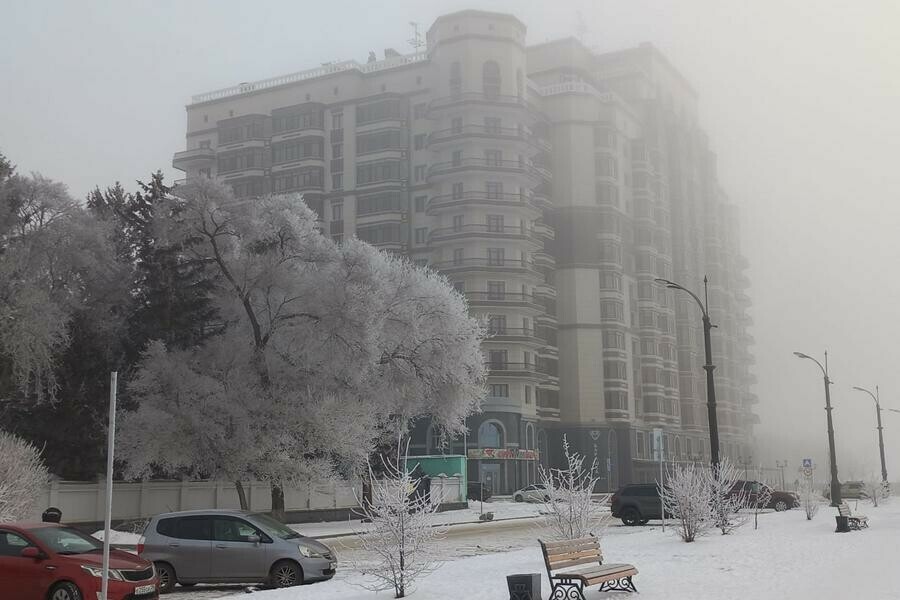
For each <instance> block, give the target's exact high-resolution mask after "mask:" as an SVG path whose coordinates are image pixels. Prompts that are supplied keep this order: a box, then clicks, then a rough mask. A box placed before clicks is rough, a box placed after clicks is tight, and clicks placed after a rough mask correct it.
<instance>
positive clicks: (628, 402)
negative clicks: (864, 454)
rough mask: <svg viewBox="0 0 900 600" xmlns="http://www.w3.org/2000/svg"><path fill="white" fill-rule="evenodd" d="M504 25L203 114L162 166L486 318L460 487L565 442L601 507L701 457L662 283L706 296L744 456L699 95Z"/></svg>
mask: <svg viewBox="0 0 900 600" xmlns="http://www.w3.org/2000/svg"><path fill="white" fill-rule="evenodd" d="M525 32H526V28H525V25H524V24H523V23H522V22H521V21H519V20H518V19H517V18H515V17H514V16H511V15H506V14H498V13H488V12H481V11H462V12H458V13H454V14H450V15H446V16H443V17H440V18H438V19H437V20H436V21H435V23H434V24H433V25H432V27H431V29H430V30H429V31H428V34H427V45H426V50H425V51H424V52H421V53H417V54H412V55H405V56H404V55H400V54H399V53H397V52H395V51H393V50H387V51H386V52H385V59H384V60H380V61H378V60H370V61H369V62H367V63H365V64H360V63H357V62H355V61H346V62H339V63H332V64H329V65H326V66H322V67H320V68H317V69H312V70H309V71H303V72H299V73H294V74H291V75H285V76H282V77H276V78H273V79H268V80H263V81H257V82H254V83H245V84H241V85H238V86H235V87H232V88H227V89H223V90H218V91H214V92H210V93H207V94H201V95H199V96H195V97H194V98H193V101H192V103H191V104H190V105H188V107H187V114H188V131H187V150H185V151H183V152H178V153H177V154H176V155H175V158H174V162H173V164H174V166H175V167H176V168H178V169H181V170H183V171H184V172H185V174H186V177H187V178H194V177H214V178H216V179H218V180H220V181H223V182H225V183H227V184H229V185H231V187H232V189H233V191H234V193H235V195H237V196H239V197H248V198H252V197H253V196H257V195H260V194H265V193H285V192H302V193H303V194H304V200H305V201H306V203H307V204H308V205H309V206H310V207H311V208H313V210H315V211H316V213H317V214H318V215H319V218H320V219H321V221H322V227H323V230H324V232H325V234H326V235H330V236H331V237H333V238H334V239H335V240H337V241H341V240H343V239H345V238H347V237H349V236H353V235H355V236H356V237H358V238H360V239H363V240H366V241H368V242H370V243H372V244H374V245H376V246H378V247H380V248H382V249H384V250H386V251H392V252H399V253H404V254H406V255H408V256H409V257H410V258H411V259H412V260H414V261H416V262H417V263H420V264H423V265H428V266H430V267H431V268H434V269H437V270H440V271H441V272H442V273H444V274H445V275H446V276H447V277H448V279H449V280H450V281H452V282H453V285H454V286H455V287H456V288H457V289H458V290H459V291H460V293H462V294H463V295H464V296H465V297H466V299H467V300H468V303H469V308H470V311H471V312H472V313H473V314H476V315H479V316H482V317H483V318H484V319H485V322H486V323H487V327H488V330H489V333H490V336H489V337H488V339H486V340H485V342H484V354H485V360H486V362H487V365H488V369H489V380H488V390H489V392H488V397H487V398H486V400H485V402H484V405H483V412H482V413H480V414H478V415H475V416H473V417H471V419H470V421H469V430H470V433H469V435H468V436H467V437H466V438H465V439H463V440H457V441H455V442H453V443H451V444H450V445H449V446H447V447H443V448H441V447H439V443H438V441H437V437H436V436H435V435H434V434H433V432H432V431H431V429H430V428H429V427H427V424H423V426H421V427H420V428H419V429H418V430H417V432H416V435H415V436H414V440H413V441H414V449H415V450H416V451H417V452H419V453H436V452H448V453H466V454H467V455H468V457H469V473H468V475H469V478H470V479H473V480H474V479H479V480H482V481H485V482H487V483H488V484H489V485H491V486H492V487H493V488H494V490H495V492H496V493H503V492H509V491H511V490H513V489H515V488H517V487H519V486H522V485H525V484H527V483H530V482H532V481H533V480H534V479H535V478H536V477H537V471H538V469H537V467H538V464H539V462H540V463H544V464H548V463H553V462H554V461H555V460H557V455H558V454H559V450H558V449H559V447H560V441H561V438H562V436H563V435H566V436H567V438H568V439H569V441H570V442H571V443H572V444H573V446H574V447H575V449H577V450H578V451H580V452H583V453H585V454H587V455H588V457H589V458H591V459H596V461H597V464H598V466H599V468H600V474H601V475H602V477H603V479H602V482H601V484H602V485H603V486H604V487H606V488H609V489H613V488H615V487H616V486H618V485H620V484H622V483H626V482H629V481H640V480H645V479H650V478H652V477H653V476H654V473H655V472H656V469H657V468H658V467H656V466H654V464H653V463H652V462H650V461H651V449H650V438H651V432H652V430H653V429H655V428H661V429H663V430H664V432H665V435H664V452H665V454H666V458H667V460H685V461H686V460H703V459H704V458H706V457H708V455H709V444H708V436H707V423H706V410H705V406H706V405H705V402H706V398H705V387H704V385H703V381H704V379H703V371H702V363H703V339H702V326H701V323H700V312H699V309H698V308H697V306H696V304H694V303H693V302H694V301H693V300H692V299H691V298H690V297H688V296H682V295H676V294H675V293H674V292H673V291H672V290H668V289H666V288H665V287H663V286H660V285H658V284H657V283H656V282H655V279H657V278H660V277H662V278H666V279H675V280H677V281H679V282H680V283H682V284H683V285H685V286H687V287H690V288H692V289H694V290H698V291H699V290H702V285H703V282H702V279H703V276H704V274H708V276H709V279H710V287H709V306H710V313H711V315H712V318H713V320H714V322H715V323H716V324H717V325H718V326H719V327H718V328H717V329H716V330H714V331H715V333H714V338H713V356H714V362H716V365H717V371H716V374H717V380H716V381H717V395H718V402H719V410H718V413H717V414H718V415H719V417H718V420H719V426H720V431H721V440H722V448H723V451H724V453H725V454H727V455H730V456H732V457H733V458H738V457H746V456H748V454H749V453H750V452H751V449H750V446H751V441H752V437H751V436H752V426H753V424H754V423H755V422H756V416H755V415H754V414H753V412H752V405H753V404H754V403H755V401H756V399H755V396H754V395H753V394H752V393H751V392H750V385H751V384H752V383H753V375H751V374H750V371H749V367H750V365H751V364H752V356H751V354H750V352H749V346H750V344H751V343H752V338H751V337H750V336H749V335H748V334H747V332H746V327H747V326H748V325H749V324H750V319H749V317H748V316H747V313H746V308H747V305H748V298H747V295H746V292H745V289H746V287H747V286H748V281H747V279H746V277H745V276H744V275H743V271H744V269H745V268H746V266H747V264H746V260H745V259H744V258H743V257H742V256H741V255H740V251H739V245H738V230H739V225H738V219H737V215H736V209H735V207H734V205H733V204H731V203H730V202H729V201H728V199H727V197H726V196H725V194H724V192H723V191H722V190H721V189H720V187H719V184H718V182H717V178H716V165H715V155H714V154H713V153H712V151H711V150H710V149H709V146H708V142H707V139H706V136H705V134H704V133H703V131H702V130H701V129H700V127H699V126H698V123H697V121H698V117H697V106H696V94H695V92H694V90H693V89H692V88H691V86H690V84H689V83H687V81H686V80H685V79H684V78H683V77H682V76H681V75H680V74H679V73H678V72H677V71H676V70H675V69H674V68H673V67H672V66H671V65H670V64H669V63H668V61H667V60H666V59H665V57H664V56H662V54H661V53H659V52H658V51H657V50H656V49H654V48H653V47H652V46H650V45H642V46H640V47H637V48H633V49H629V50H625V51H622V52H615V53H610V54H596V53H594V52H592V51H591V50H590V49H588V48H586V47H585V46H583V45H582V44H581V43H579V42H578V41H576V40H574V39H564V40H559V41H556V42H550V43H546V44H540V45H537V46H530V47H529V46H526V43H525Z"/></svg>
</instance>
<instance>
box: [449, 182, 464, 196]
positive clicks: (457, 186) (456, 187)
mask: <svg viewBox="0 0 900 600" xmlns="http://www.w3.org/2000/svg"><path fill="white" fill-rule="evenodd" d="M451 189H452V192H453V199H454V200H462V197H463V184H461V183H454V184H453V187H452V188H451Z"/></svg>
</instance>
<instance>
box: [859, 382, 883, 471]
mask: <svg viewBox="0 0 900 600" xmlns="http://www.w3.org/2000/svg"><path fill="white" fill-rule="evenodd" d="M853 389H854V390H857V391H859V392H865V393H867V394H868V395H870V396H872V400H874V401H875V416H876V417H877V418H878V452H879V454H881V482H882V483H883V484H887V480H888V476H887V467H886V466H885V464H884V435H883V434H882V433H881V430H882V427H881V401H880V399H879V394H878V386H877V385H876V386H875V393H874V394H873V393H872V392H870V391H869V390H867V389H866V388H861V387H857V386H853Z"/></svg>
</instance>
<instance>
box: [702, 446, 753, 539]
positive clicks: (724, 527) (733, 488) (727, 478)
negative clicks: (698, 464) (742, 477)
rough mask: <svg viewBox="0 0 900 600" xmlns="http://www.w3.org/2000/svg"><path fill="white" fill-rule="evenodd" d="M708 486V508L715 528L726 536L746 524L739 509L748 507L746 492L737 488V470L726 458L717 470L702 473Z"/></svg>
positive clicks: (745, 519) (744, 516) (745, 516)
mask: <svg viewBox="0 0 900 600" xmlns="http://www.w3.org/2000/svg"><path fill="white" fill-rule="evenodd" d="M704 473H705V474H706V479H707V482H708V485H709V494H710V507H711V509H712V513H713V515H714V519H715V526H716V528H717V529H718V530H719V531H721V532H722V535H727V534H729V533H731V532H732V531H734V530H735V529H737V528H738V527H740V526H741V525H743V524H744V523H746V522H747V514H746V513H741V512H740V511H741V509H743V508H747V506H748V505H749V497H748V494H747V490H745V489H744V488H743V487H740V488H738V487H737V485H738V480H739V475H738V470H737V468H735V466H734V463H732V462H731V461H730V460H729V459H728V457H725V458H723V459H722V461H721V462H720V463H719V467H718V470H714V469H708V470H706V471H704Z"/></svg>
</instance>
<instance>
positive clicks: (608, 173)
mask: <svg viewBox="0 0 900 600" xmlns="http://www.w3.org/2000/svg"><path fill="white" fill-rule="evenodd" d="M594 165H595V170H596V174H597V176H599V177H616V176H617V173H618V167H617V165H616V159H615V158H613V157H612V156H605V155H601V156H598V157H597V159H596V160H595V161H594Z"/></svg>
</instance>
